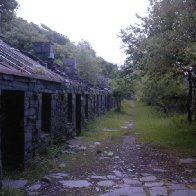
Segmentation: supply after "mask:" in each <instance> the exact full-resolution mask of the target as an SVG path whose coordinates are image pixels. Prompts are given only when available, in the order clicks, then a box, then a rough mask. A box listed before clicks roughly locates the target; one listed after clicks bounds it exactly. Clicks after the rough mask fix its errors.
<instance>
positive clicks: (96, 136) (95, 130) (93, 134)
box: [82, 101, 131, 142]
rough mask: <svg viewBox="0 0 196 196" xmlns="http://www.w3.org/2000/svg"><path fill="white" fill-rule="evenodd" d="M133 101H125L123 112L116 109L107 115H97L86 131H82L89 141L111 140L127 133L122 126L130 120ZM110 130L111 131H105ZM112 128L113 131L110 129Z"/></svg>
mask: <svg viewBox="0 0 196 196" xmlns="http://www.w3.org/2000/svg"><path fill="white" fill-rule="evenodd" d="M130 110H131V103H130V102H129V101H124V102H123V103H122V110H121V112H116V111H115V110H113V111H109V112H107V113H106V114H105V115H103V116H100V117H97V118H96V119H95V120H93V121H92V122H90V123H89V124H88V125H87V128H86V131H84V132H82V135H83V136H85V138H86V139H88V140H89V141H91V142H93V141H101V140H106V141H108V142H109V141H110V140H113V139H119V136H121V135H122V134H124V133H125V129H123V128H122V127H121V126H122V125H123V124H125V123H126V122H127V121H129V120H130ZM104 129H105V130H109V131H104ZM110 130H111V131H110Z"/></svg>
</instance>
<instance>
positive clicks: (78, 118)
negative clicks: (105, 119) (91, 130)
mask: <svg viewBox="0 0 196 196" xmlns="http://www.w3.org/2000/svg"><path fill="white" fill-rule="evenodd" d="M81 120H82V119H81V95H80V94H76V134H77V135H79V134H80V132H81Z"/></svg>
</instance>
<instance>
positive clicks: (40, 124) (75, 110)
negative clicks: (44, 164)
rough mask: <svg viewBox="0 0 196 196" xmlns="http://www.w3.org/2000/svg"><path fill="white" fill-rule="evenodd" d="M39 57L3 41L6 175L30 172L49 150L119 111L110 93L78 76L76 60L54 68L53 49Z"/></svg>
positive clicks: (1, 112)
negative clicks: (38, 157)
mask: <svg viewBox="0 0 196 196" xmlns="http://www.w3.org/2000/svg"><path fill="white" fill-rule="evenodd" d="M33 48H34V55H30V54H28V53H26V54H24V52H23V53H22V52H20V51H19V50H17V49H15V48H12V47H11V46H9V45H7V44H6V43H4V42H3V41H2V40H0V136H1V140H0V141H1V148H0V155H1V156H0V169H1V170H3V171H4V170H7V169H9V170H14V169H23V168H26V167H28V166H29V164H30V162H31V160H32V157H33V156H34V155H36V154H39V153H41V152H44V151H45V149H46V147H47V146H48V145H50V144H53V143H58V142H61V141H64V140H66V139H68V138H69V137H72V136H75V135H79V134H80V132H81V130H82V128H83V127H84V126H85V124H86V123H87V122H88V121H89V120H91V119H93V118H94V117H96V116H97V115H100V114H102V113H104V112H105V111H107V110H109V109H110V108H111V107H114V106H115V102H114V99H113V97H112V94H111V93H110V90H109V89H107V88H105V87H104V88H101V87H94V86H93V85H91V84H89V83H88V82H87V81H85V80H84V79H82V78H80V77H79V76H78V75H77V71H76V62H75V59H68V58H65V59H64V66H60V65H57V64H55V63H54V51H53V48H52V45H51V43H49V42H38V43H35V44H34V47H33Z"/></svg>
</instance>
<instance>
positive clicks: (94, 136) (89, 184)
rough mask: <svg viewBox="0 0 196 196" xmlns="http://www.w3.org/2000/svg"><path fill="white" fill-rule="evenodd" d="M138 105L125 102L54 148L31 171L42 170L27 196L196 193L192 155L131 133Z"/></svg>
mask: <svg viewBox="0 0 196 196" xmlns="http://www.w3.org/2000/svg"><path fill="white" fill-rule="evenodd" d="M134 107H136V106H135V105H133V103H131V102H128V101H126V102H124V103H123V110H122V112H121V113H116V112H115V111H111V112H108V113H107V114H106V115H104V116H101V117H98V119H96V120H95V121H94V122H92V123H90V125H89V126H88V127H87V130H86V131H85V132H83V135H82V136H81V137H77V138H74V139H72V140H70V141H69V142H68V144H67V145H62V146H60V147H59V148H58V150H56V151H54V150H51V151H50V156H49V157H48V159H47V161H46V160H45V161H44V160H42V161H40V165H39V167H37V168H35V169H34V170H32V171H31V172H34V173H39V174H38V175H37V180H35V179H34V180H33V182H32V183H29V184H28V186H26V188H25V190H26V192H27V193H26V195H41V196H53V195H55V196H61V195H62V196H65V195H70V196H86V195H88V196H91V195H92V196H96V195H102V196H109V195H110V196H120V195H121V196H122V195H123V196H129V195H132V196H143V195H147V196H149V195H152V196H154V195H172V196H175V195H183V196H186V195H189V196H195V195H196V190H195V189H196V173H195V171H196V166H195V162H194V159H192V160H190V159H180V157H179V156H178V155H176V154H175V153H173V152H171V151H169V150H167V149H163V148H160V147H157V146H151V145H148V144H144V143H138V142H137V139H136V138H135V137H134V136H133V134H132V129H133V127H134V124H135V122H134V115H135V113H134ZM130 108H131V109H130ZM183 161H184V162H188V163H184V162H183ZM42 162H44V163H42ZM32 179H33V178H32Z"/></svg>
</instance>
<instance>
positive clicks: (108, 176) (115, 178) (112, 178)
mask: <svg viewBox="0 0 196 196" xmlns="http://www.w3.org/2000/svg"><path fill="white" fill-rule="evenodd" d="M107 178H108V179H110V180H119V178H118V177H117V176H115V175H107Z"/></svg>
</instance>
